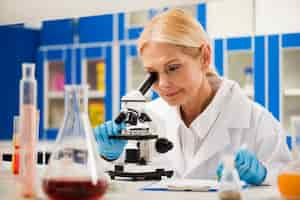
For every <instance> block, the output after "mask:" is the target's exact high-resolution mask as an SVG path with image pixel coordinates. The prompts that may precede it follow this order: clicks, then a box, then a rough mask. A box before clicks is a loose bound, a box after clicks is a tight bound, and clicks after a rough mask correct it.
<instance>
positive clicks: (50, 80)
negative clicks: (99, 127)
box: [38, 15, 113, 139]
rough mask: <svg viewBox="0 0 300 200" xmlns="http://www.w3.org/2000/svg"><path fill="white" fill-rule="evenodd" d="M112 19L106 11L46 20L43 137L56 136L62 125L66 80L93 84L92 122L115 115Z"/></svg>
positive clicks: (42, 58) (42, 55) (40, 54)
mask: <svg viewBox="0 0 300 200" xmlns="http://www.w3.org/2000/svg"><path fill="white" fill-rule="evenodd" d="M112 20H113V16H112V15H103V16H95V17H84V18H80V19H78V20H71V19H66V20H54V21H47V22H44V23H43V27H42V37H41V38H42V42H41V43H42V45H41V46H40V48H39V52H38V65H39V66H38V67H39V69H40V70H41V73H42V76H41V77H42V78H41V79H42V80H43V86H42V87H40V92H41V94H40V96H39V98H41V101H42V110H41V126H42V127H43V129H44V132H43V134H44V136H43V137H44V138H48V139H55V138H56V135H57V131H58V128H59V127H61V125H62V124H61V123H62V121H63V116H64V92H63V88H64V85H65V84H81V83H84V84H85V83H87V84H89V85H90V91H89V112H90V113H92V114H91V115H90V118H91V116H93V119H91V120H92V125H94V126H96V124H99V123H101V122H103V121H104V120H110V119H111V118H112V93H113V91H112V90H113V87H112V74H113V70H112V43H111V42H112V39H113V30H112V27H113V21H112ZM57 29H60V30H57ZM103 85H104V86H103ZM100 118H101V120H100V121H99V120H98V119H100Z"/></svg>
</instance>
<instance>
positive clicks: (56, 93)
mask: <svg viewBox="0 0 300 200" xmlns="http://www.w3.org/2000/svg"><path fill="white" fill-rule="evenodd" d="M48 98H49V99H62V98H64V92H62V91H61V92H60V91H49V92H48Z"/></svg>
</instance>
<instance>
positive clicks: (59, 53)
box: [46, 50, 64, 61]
mask: <svg viewBox="0 0 300 200" xmlns="http://www.w3.org/2000/svg"><path fill="white" fill-rule="evenodd" d="M46 58H47V60H50V61H54V60H57V61H59V60H60V61H61V60H63V58H64V52H63V50H49V51H47V52H46Z"/></svg>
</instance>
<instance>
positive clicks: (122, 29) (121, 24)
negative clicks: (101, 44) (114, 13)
mask: <svg viewBox="0 0 300 200" xmlns="http://www.w3.org/2000/svg"><path fill="white" fill-rule="evenodd" d="M124 33H125V15H124V13H119V14H118V37H119V40H124V38H125V36H124Z"/></svg>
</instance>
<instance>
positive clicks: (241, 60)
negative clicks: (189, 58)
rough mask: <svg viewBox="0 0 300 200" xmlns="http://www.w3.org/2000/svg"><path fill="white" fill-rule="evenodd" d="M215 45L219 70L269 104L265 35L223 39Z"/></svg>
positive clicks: (251, 95) (245, 90)
mask: <svg viewBox="0 0 300 200" xmlns="http://www.w3.org/2000/svg"><path fill="white" fill-rule="evenodd" d="M213 44H214V45H213V46H214V54H215V55H214V65H215V67H216V70H217V72H218V73H219V74H220V75H221V76H225V77H227V78H229V79H232V80H235V81H237V82H238V83H239V84H240V86H241V88H242V89H244V92H245V94H247V95H248V96H249V97H250V98H253V99H254V100H255V101H256V102H258V103H259V104H261V105H263V106H265V105H266V98H265V97H266V79H265V60H264V59H265V37H264V36H256V37H250V36H249V37H231V38H219V39H215V40H214V41H213ZM247 76H248V77H247ZM249 78H250V81H249Z"/></svg>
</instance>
